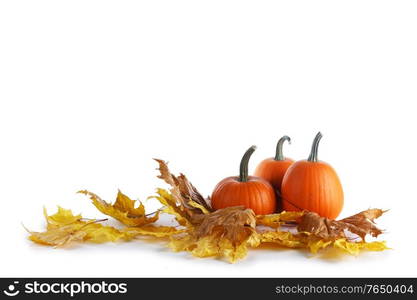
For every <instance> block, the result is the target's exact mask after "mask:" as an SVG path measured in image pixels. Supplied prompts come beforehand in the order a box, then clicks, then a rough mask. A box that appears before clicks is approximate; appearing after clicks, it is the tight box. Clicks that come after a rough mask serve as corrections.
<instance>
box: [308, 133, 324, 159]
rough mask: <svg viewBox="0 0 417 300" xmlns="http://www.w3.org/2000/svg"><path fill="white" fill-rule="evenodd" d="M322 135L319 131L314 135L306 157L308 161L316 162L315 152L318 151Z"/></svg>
mask: <svg viewBox="0 0 417 300" xmlns="http://www.w3.org/2000/svg"><path fill="white" fill-rule="evenodd" d="M322 137H323V135H322V134H321V132H318V133H317V135H316V137H315V138H314V141H313V145H312V146H311V152H310V156H309V157H308V161H311V162H317V161H318V158H317V152H318V149H319V142H320V140H321V138H322Z"/></svg>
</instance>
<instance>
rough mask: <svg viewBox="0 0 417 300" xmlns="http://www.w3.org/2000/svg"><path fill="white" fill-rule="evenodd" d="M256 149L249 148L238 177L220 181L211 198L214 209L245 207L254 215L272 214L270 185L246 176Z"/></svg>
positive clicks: (272, 197)
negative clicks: (250, 159)
mask: <svg viewBox="0 0 417 300" xmlns="http://www.w3.org/2000/svg"><path fill="white" fill-rule="evenodd" d="M255 149H256V147H255V146H252V147H250V148H249V149H248V150H247V151H246V152H245V154H244V155H243V158H242V160H241V162H240V172H239V176H232V177H227V178H225V179H223V180H222V181H220V182H219V183H218V184H217V185H216V187H215V188H214V191H213V193H212V196H211V205H212V207H213V208H214V209H220V208H225V207H230V206H245V207H246V208H251V209H252V210H253V211H254V212H255V214H257V215H264V214H272V213H274V212H275V210H276V197H275V191H274V188H273V187H272V185H271V184H270V183H269V182H268V181H266V180H265V179H263V178H260V177H255V176H248V164H249V158H250V156H251V155H252V153H253V152H254V151H255Z"/></svg>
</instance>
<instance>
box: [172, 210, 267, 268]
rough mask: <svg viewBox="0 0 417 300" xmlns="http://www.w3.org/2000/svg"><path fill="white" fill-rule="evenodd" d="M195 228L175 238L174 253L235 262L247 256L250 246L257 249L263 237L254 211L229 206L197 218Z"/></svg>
mask: <svg viewBox="0 0 417 300" xmlns="http://www.w3.org/2000/svg"><path fill="white" fill-rule="evenodd" d="M194 221H195V223H198V225H194V227H192V228H189V229H188V231H187V232H186V233H185V234H182V235H176V236H173V237H172V238H171V243H170V247H171V248H172V249H173V250H174V251H189V252H190V253H191V254H193V255H194V256H197V257H208V256H216V257H225V258H227V259H228V260H229V261H230V262H235V261H236V260H238V259H241V258H243V257H245V256H246V254H247V251H248V247H249V246H252V247H256V246H258V245H259V243H260V238H259V235H258V233H257V232H256V230H255V226H256V218H255V215H254V213H253V211H252V210H251V209H245V208H244V207H241V206H237V207H228V208H223V209H219V210H217V211H215V212H212V213H209V214H201V215H199V216H198V217H197V216H196V217H195V219H194Z"/></svg>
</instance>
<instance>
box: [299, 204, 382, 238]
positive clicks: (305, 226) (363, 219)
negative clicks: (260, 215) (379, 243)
mask: <svg viewBox="0 0 417 300" xmlns="http://www.w3.org/2000/svg"><path fill="white" fill-rule="evenodd" d="M383 213H384V211H383V210H381V209H368V210H365V211H362V212H360V213H358V214H356V215H353V216H351V217H348V218H345V219H342V220H340V221H336V220H330V219H327V218H323V217H320V216H319V215H318V214H317V213H314V212H304V215H303V216H302V217H301V221H300V223H299V224H298V227H297V229H298V231H299V232H308V233H311V234H314V235H315V236H317V237H319V238H321V239H332V240H336V239H340V238H347V236H346V234H345V230H347V231H349V232H351V233H354V234H356V235H358V236H359V237H360V238H361V239H362V240H363V241H364V240H365V236H366V235H367V234H370V235H372V236H374V237H377V236H378V235H379V234H381V233H382V231H381V230H380V229H379V228H378V227H376V226H375V223H374V219H376V218H378V217H379V216H381V215H382V214H383Z"/></svg>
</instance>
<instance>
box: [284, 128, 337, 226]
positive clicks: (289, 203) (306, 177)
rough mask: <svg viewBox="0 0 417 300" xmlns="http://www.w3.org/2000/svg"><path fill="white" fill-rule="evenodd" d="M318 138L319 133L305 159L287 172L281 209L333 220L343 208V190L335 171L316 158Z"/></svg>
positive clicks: (320, 136)
mask: <svg viewBox="0 0 417 300" xmlns="http://www.w3.org/2000/svg"><path fill="white" fill-rule="evenodd" d="M321 138H322V134H321V133H320V132H319V133H318V134H317V135H316V137H315V139H314V141H313V145H312V147H311V153H310V156H309V157H308V159H307V160H301V161H297V162H295V163H294V164H293V165H292V166H291V167H290V168H289V169H288V170H287V173H286V174H285V176H284V179H283V181H282V187H281V196H282V200H283V209H284V210H286V211H299V210H304V209H306V210H309V211H313V212H316V213H318V214H319V215H320V216H322V217H326V218H329V219H335V218H336V217H337V216H338V215H339V214H340V212H341V211H342V208H343V189H342V185H341V183H340V180H339V177H338V176H337V174H336V171H335V170H334V169H333V168H332V167H331V166H330V165H329V164H328V163H326V162H324V161H319V160H318V159H317V151H318V146H319V142H320V139H321Z"/></svg>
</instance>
